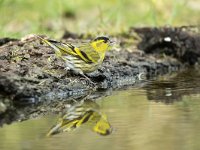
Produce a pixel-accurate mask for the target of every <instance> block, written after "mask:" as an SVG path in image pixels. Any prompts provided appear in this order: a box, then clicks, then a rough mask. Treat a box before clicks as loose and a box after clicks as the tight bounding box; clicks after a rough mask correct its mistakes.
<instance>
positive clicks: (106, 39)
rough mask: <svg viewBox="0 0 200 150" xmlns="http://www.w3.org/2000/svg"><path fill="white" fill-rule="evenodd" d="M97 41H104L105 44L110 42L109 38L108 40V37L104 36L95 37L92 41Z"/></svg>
mask: <svg viewBox="0 0 200 150" xmlns="http://www.w3.org/2000/svg"><path fill="white" fill-rule="evenodd" d="M97 40H104V41H105V42H106V43H107V42H108V41H110V40H109V38H108V37H105V36H99V37H97V38H96V39H94V41H97Z"/></svg>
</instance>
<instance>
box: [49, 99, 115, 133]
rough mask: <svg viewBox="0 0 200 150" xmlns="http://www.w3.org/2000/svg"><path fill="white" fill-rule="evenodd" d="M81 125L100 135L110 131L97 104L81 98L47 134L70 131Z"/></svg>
mask: <svg viewBox="0 0 200 150" xmlns="http://www.w3.org/2000/svg"><path fill="white" fill-rule="evenodd" d="M82 125H86V126H88V127H89V128H90V129H91V130H92V131H94V132H96V133H98V134H100V135H109V134H111V132H112V127H111V125H110V123H109V122H108V119H107V116H106V114H104V113H103V112H101V111H100V107H99V105H98V104H97V103H95V102H94V101H91V100H85V101H84V100H83V101H81V102H79V103H78V104H75V105H73V106H71V107H70V108H69V109H68V110H67V111H66V113H64V114H63V115H62V116H61V117H60V118H59V119H58V121H57V123H56V125H54V126H53V127H52V128H51V129H50V131H49V132H48V133H47V136H52V135H55V134H58V133H61V132H70V131H73V130H75V129H76V128H78V127H81V126H82Z"/></svg>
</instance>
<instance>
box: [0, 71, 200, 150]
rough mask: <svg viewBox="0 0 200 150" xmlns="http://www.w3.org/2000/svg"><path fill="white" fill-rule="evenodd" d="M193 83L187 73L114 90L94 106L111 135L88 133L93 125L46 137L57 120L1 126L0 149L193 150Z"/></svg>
mask: <svg viewBox="0 0 200 150" xmlns="http://www.w3.org/2000/svg"><path fill="white" fill-rule="evenodd" d="M199 83H200V73H198V72H197V71H188V72H182V73H180V74H178V75H171V76H170V77H169V76H167V77H166V78H165V77H163V78H159V79H157V80H155V81H151V82H149V83H147V85H146V86H145V87H142V88H129V89H126V90H121V91H114V92H113V93H112V95H111V96H108V97H105V98H102V99H100V100H98V101H97V102H96V105H97V106H99V109H98V111H99V112H101V114H102V113H104V114H105V115H106V116H107V119H108V122H109V124H110V126H112V133H111V134H108V135H104V136H102V135H100V134H98V133H96V132H95V131H93V130H92V128H93V127H94V126H95V123H94V122H93V123H88V124H89V125H87V122H86V123H85V125H82V126H80V127H77V128H75V129H74V130H72V131H69V132H64V133H59V134H56V135H53V136H50V137H46V134H47V133H48V131H49V129H50V128H51V127H52V126H53V125H55V123H56V121H57V119H58V116H57V115H48V116H44V117H41V118H37V119H32V120H28V121H24V122H21V123H14V124H12V125H5V126H4V127H3V128H0V150H11V149H12V150H33V149H34V150H35V149H38V150H40V149H41V150H64V149H67V150H90V149H91V150H94V149H95V150H102V149H109V150H124V149H127V150H133V149H134V150H161V149H162V150H199V149H200V142H199V141H200V132H199V131H200V84H199ZM96 105H95V107H96ZM92 107H93V106H92ZM96 110H97V109H95V111H96ZM100 118H101V117H100ZM97 120H99V118H98V117H97ZM91 122H92V121H91Z"/></svg>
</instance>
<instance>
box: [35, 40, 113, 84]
mask: <svg viewBox="0 0 200 150" xmlns="http://www.w3.org/2000/svg"><path fill="white" fill-rule="evenodd" d="M37 37H38V38H39V39H40V40H42V41H43V42H44V43H46V44H48V45H49V46H50V47H52V48H53V49H54V51H55V53H56V56H57V57H58V58H61V59H62V60H64V61H65V62H66V63H65V64H66V69H71V70H73V71H74V72H75V73H78V74H80V75H82V76H84V77H85V78H87V79H89V78H88V77H87V76H85V73H91V72H93V71H95V70H97V69H98V68H99V66H100V65H101V64H102V62H103V60H104V57H105V53H106V51H108V50H109V49H110V48H111V47H112V45H113V42H112V41H110V39H109V38H108V37H105V36H100V37H97V38H95V39H94V40H92V41H90V42H88V43H82V44H81V45H80V46H75V45H73V44H71V43H61V42H58V41H54V40H47V39H44V38H42V37H40V36H37ZM89 80H90V79H89Z"/></svg>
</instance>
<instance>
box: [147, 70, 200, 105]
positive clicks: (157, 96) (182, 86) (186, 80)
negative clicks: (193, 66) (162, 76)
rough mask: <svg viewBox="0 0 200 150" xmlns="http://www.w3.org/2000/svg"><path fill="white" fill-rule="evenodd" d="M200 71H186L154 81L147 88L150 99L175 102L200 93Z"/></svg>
mask: <svg viewBox="0 0 200 150" xmlns="http://www.w3.org/2000/svg"><path fill="white" fill-rule="evenodd" d="M199 77H200V73H199V72H198V71H197V70H196V71H195V70H189V71H184V72H181V73H179V74H177V76H176V77H174V78H171V79H166V80H164V81H163V80H162V81H153V82H151V83H150V84H148V85H147V86H146V87H145V89H146V91H147V98H148V100H153V101H156V102H164V103H167V104H168V103H173V102H174V101H180V100H182V97H183V96H186V95H192V94H199V93H200V84H199V83H200V78H199Z"/></svg>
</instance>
